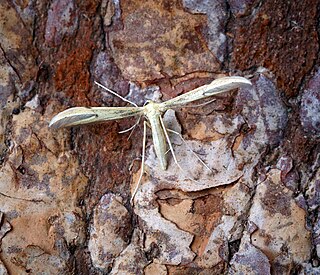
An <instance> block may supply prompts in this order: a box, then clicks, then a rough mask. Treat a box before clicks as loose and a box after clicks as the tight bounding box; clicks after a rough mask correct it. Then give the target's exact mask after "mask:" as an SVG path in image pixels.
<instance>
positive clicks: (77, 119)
mask: <svg viewBox="0 0 320 275" xmlns="http://www.w3.org/2000/svg"><path fill="white" fill-rule="evenodd" d="M139 114H140V115H141V114H143V107H74V108H70V109H67V110H65V111H63V112H61V113H59V114H57V115H56V116H54V117H53V118H52V120H51V122H50V124H49V127H52V128H56V129H58V128H62V127H71V126H77V125H83V124H92V123H99V122H104V121H107V120H114V119H119V118H124V117H130V116H135V115H139Z"/></svg>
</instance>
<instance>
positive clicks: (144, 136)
mask: <svg viewBox="0 0 320 275" xmlns="http://www.w3.org/2000/svg"><path fill="white" fill-rule="evenodd" d="M146 140H147V122H146V121H144V122H143V141H142V142H143V144H142V160H141V168H140V176H139V179H138V182H137V184H136V187H135V188H134V191H133V193H132V196H131V199H130V203H131V204H133V200H134V196H135V195H136V193H137V191H138V189H139V186H140V183H141V180H142V177H143V174H144V160H145V153H146Z"/></svg>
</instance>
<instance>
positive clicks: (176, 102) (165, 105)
mask: <svg viewBox="0 0 320 275" xmlns="http://www.w3.org/2000/svg"><path fill="white" fill-rule="evenodd" d="M249 86H252V83H251V81H250V80H248V79H246V78H244V77H241V76H229V77H222V78H218V79H215V80H213V81H212V82H211V83H210V84H208V85H204V86H201V87H198V88H196V89H194V90H192V91H190V92H187V93H185V94H182V95H180V96H177V97H175V98H173V99H170V100H168V101H165V102H162V103H161V104H160V105H161V108H162V109H163V110H166V109H170V108H174V107H179V106H182V105H184V104H186V103H189V102H192V101H195V100H199V99H202V98H206V97H209V96H212V95H216V94H219V93H223V92H227V91H230V90H233V89H236V88H240V87H249Z"/></svg>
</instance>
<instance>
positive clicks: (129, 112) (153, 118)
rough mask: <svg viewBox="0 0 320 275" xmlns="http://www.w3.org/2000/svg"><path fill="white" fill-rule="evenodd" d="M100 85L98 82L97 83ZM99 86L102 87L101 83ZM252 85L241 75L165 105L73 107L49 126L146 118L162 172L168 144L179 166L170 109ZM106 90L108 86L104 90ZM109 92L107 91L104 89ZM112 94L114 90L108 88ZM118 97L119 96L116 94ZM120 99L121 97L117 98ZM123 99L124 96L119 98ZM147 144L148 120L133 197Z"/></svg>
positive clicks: (202, 87)
mask: <svg viewBox="0 0 320 275" xmlns="http://www.w3.org/2000/svg"><path fill="white" fill-rule="evenodd" d="M97 84H98V83H97ZM98 85H99V86H101V87H103V86H102V85H101V84H98ZM251 85H252V84H251V82H250V81H249V80H248V79H246V78H244V77H240V76H231V77H223V78H219V79H216V80H214V81H212V82H211V83H210V84H208V85H204V86H201V87H199V88H197V89H194V90H192V91H190V92H188V93H185V94H182V95H180V96H177V97H175V98H173V99H170V100H167V101H165V102H162V103H156V102H153V101H148V102H147V103H146V105H144V106H143V107H138V106H137V105H136V104H134V103H132V102H130V103H131V104H133V105H134V107H74V108H70V109H67V110H65V111H63V112H61V113H59V114H57V115H56V116H55V117H53V118H52V120H51V122H50V124H49V127H52V128H61V127H70V126H77V125H82V124H91V123H97V122H104V121H107V120H115V119H119V118H125V117H131V116H137V115H140V116H141V115H144V116H145V117H146V118H147V120H148V122H149V125H150V127H151V131H152V139H153V144H154V150H155V153H156V156H157V158H158V159H159V162H160V166H161V168H162V169H163V170H166V169H167V159H166V152H167V143H168V146H169V148H170V151H171V152H172V155H173V158H174V160H175V162H176V163H177V160H176V158H175V155H174V152H173V148H172V145H171V142H170V139H169V136H168V133H167V129H166V127H165V126H164V122H163V119H162V114H163V113H164V112H165V111H166V110H168V109H171V108H175V107H181V106H183V105H185V104H187V103H189V102H192V101H195V100H199V99H203V98H206V97H209V96H212V95H216V94H219V93H222V92H226V91H230V90H233V89H236V88H239V87H248V86H251ZM103 88H105V87H103ZM105 89H107V88H105ZM107 90H108V91H109V92H111V93H114V92H112V91H111V90H109V89H107ZM116 95H117V94H116ZM117 96H119V95H117ZM119 97H120V98H122V97H121V96H119ZM122 99H123V100H125V101H127V102H129V101H128V100H126V99H124V98H122ZM145 143H146V121H145V122H144V137H143V154H142V165H141V173H140V178H139V181H138V183H137V187H136V189H135V191H134V193H133V195H132V198H131V199H133V197H134V194H135V192H136V191H137V188H138V186H139V183H140V181H141V178H142V176H143V173H144V168H143V167H144V153H145Z"/></svg>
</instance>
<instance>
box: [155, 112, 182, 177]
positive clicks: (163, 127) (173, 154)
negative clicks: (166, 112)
mask: <svg viewBox="0 0 320 275" xmlns="http://www.w3.org/2000/svg"><path fill="white" fill-rule="evenodd" d="M160 122H161V126H162V129H163V132H164V135H165V137H166V140H167V142H168V145H169V148H170V151H171V154H172V157H173V159H174V162H175V163H176V164H177V165H178V167H179V168H180V169H181V170H182V171H183V169H182V167H181V166H180V164H179V163H178V160H177V158H176V155H175V153H174V151H173V147H172V143H171V141H170V138H169V135H168V132H167V129H166V126H165V125H164V122H163V119H162V117H161V116H160Z"/></svg>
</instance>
